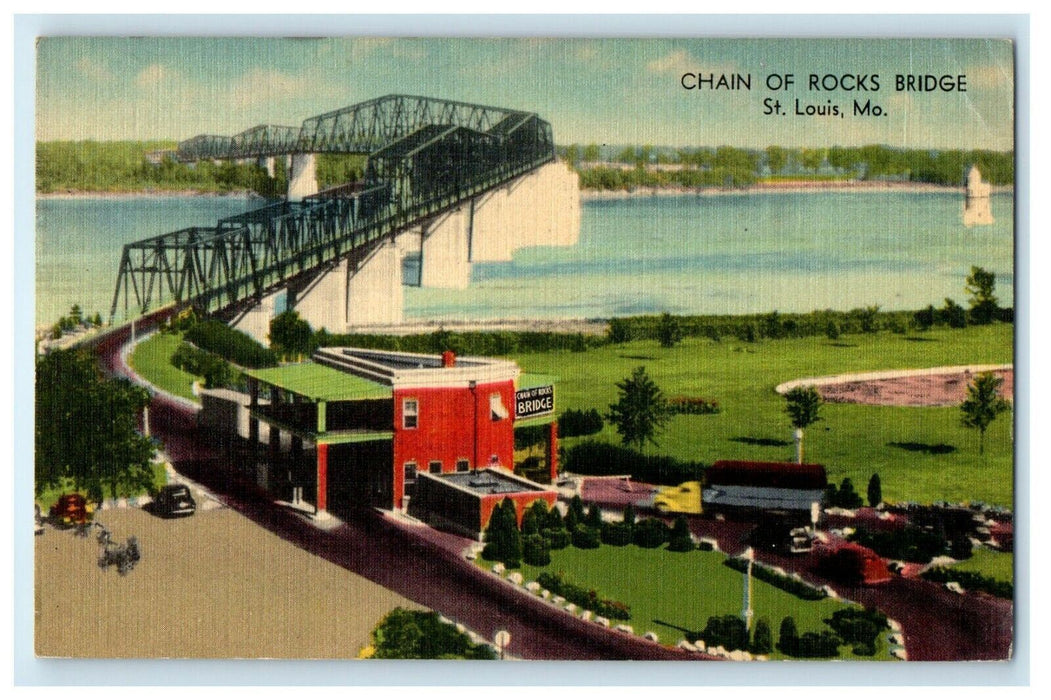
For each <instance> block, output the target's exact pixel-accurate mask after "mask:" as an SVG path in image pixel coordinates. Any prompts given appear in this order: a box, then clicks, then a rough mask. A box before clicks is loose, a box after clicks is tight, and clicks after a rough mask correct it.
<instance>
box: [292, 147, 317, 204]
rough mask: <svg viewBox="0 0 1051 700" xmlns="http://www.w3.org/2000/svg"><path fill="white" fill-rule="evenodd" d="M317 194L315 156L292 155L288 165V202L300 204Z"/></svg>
mask: <svg viewBox="0 0 1051 700" xmlns="http://www.w3.org/2000/svg"><path fill="white" fill-rule="evenodd" d="M317 193H318V186H317V156H316V155H315V154H313V153H293V154H292V156H291V162H290V163H289V173H288V201H290V202H300V201H302V200H303V199H304V198H305V197H309V196H310V195H312V194H317Z"/></svg>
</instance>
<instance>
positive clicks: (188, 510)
mask: <svg viewBox="0 0 1051 700" xmlns="http://www.w3.org/2000/svg"><path fill="white" fill-rule="evenodd" d="M153 507H154V512H155V513H157V515H160V516H163V517H165V518H171V517H174V516H176V515H193V514H194V513H195V512H196V511H197V502H196V501H195V500H193V495H192V494H191V493H190V489H189V487H188V486H186V485H185V484H168V485H167V486H165V487H163V488H161V490H160V491H159V492H158V493H157V497H156V498H154V499H153Z"/></svg>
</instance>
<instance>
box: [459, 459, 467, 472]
mask: <svg viewBox="0 0 1051 700" xmlns="http://www.w3.org/2000/svg"><path fill="white" fill-rule="evenodd" d="M470 468H471V463H470V462H468V461H467V460H466V459H458V460H456V471H458V472H465V471H469V470H470Z"/></svg>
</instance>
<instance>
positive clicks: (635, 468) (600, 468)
mask: <svg viewBox="0 0 1051 700" xmlns="http://www.w3.org/2000/svg"><path fill="white" fill-rule="evenodd" d="M563 464H564V465H565V469H566V471H570V472H573V473H574V474H587V475H596V476H598V475H607V476H609V475H614V474H625V473H627V474H630V475H631V478H632V479H635V480H636V481H641V482H643V483H647V484H660V485H664V486H674V485H677V484H681V483H682V482H684V481H697V480H699V479H700V478H701V475H702V474H703V473H704V465H703V464H701V463H699V462H682V461H679V460H677V459H675V458H674V457H668V456H662V455H646V454H643V453H641V452H639V451H637V450H633V449H630V448H627V447H618V446H616V445H611V444H609V443H607V442H597V441H594V440H586V441H584V442H581V443H579V444H577V445H574V446H573V447H570V448H569V449H568V450H566V455H565V460H564V462H563Z"/></svg>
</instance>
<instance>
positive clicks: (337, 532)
mask: <svg viewBox="0 0 1051 700" xmlns="http://www.w3.org/2000/svg"><path fill="white" fill-rule="evenodd" d="M167 313H168V312H166V311H165V312H158V313H155V314H153V315H151V316H148V317H146V318H145V319H142V320H140V321H139V322H138V324H137V326H138V328H139V330H140V331H146V330H149V329H150V328H151V327H153V326H154V325H155V324H156V323H157V322H158V321H160V320H161V319H163V318H164V316H165V315H166V314H167ZM129 336H130V330H129V329H128V328H126V327H125V328H120V329H117V330H115V331H113V332H112V333H109V334H107V335H106V336H103V337H100V338H97V339H94V340H93V341H91V342H89V343H87V345H89V346H92V347H93V348H94V349H95V352H96V353H97V355H98V357H99V361H100V363H101V365H102V367H103V369H104V370H105V371H106V372H107V373H109V374H111V375H117V376H128V375H129V372H128V369H127V368H126V367H125V366H124V364H123V362H122V361H121V357H120V350H121V346H122V345H123V344H124V343H125V342H127V340H128V338H129ZM150 428H151V432H152V433H153V434H154V435H156V436H158V437H159V438H160V439H161V440H162V441H163V442H164V444H165V449H166V452H167V453H168V455H169V456H170V458H171V461H172V463H173V465H174V466H175V468H176V469H177V470H178V471H179V472H181V473H184V474H186V475H187V476H189V477H190V478H193V479H195V480H196V481H198V482H200V483H201V484H202V485H204V486H206V487H208V488H209V489H211V490H212V491H213V492H215V493H216V495H217V496H219V497H220V498H222V499H223V500H224V502H225V503H226V504H227V505H229V506H230V507H232V508H234V509H236V510H237V511H239V512H240V513H242V514H243V515H245V516H246V517H248V518H250V519H251V520H253V521H254V522H256V523H257V524H258V525H260V526H261V527H265V528H266V529H268V530H270V531H271V532H274V533H276V534H277V535H279V536H281V537H283V538H284V539H286V540H288V541H290V542H292V543H294V544H296V545H297V546H299V547H301V548H303V549H305V550H307V551H309V552H311V553H313V554H315V555H317V556H320V557H324V558H325V559H327V560H329V561H331V562H333V563H335V564H338V565H340V566H342V567H344V568H346V569H348V570H350V571H353V572H354V573H356V574H359V575H361V576H364V577H365V578H367V579H369V580H370V581H374V582H375V583H377V584H379V585H381V586H383V587H385V588H388V589H390V590H393V591H395V592H397V593H399V594H401V595H403V596H405V597H406V598H409V599H410V600H413V601H415V602H417V603H420V604H421V605H424V606H427V607H428V608H431V609H433V610H437V611H439V612H441V613H443V614H445V615H446V616H448V617H450V618H453V619H455V620H459V621H461V622H463V623H464V624H465V625H467V626H468V627H469V628H471V629H473V630H475V631H477V632H478V633H479V634H481V635H483V636H485V637H486V638H489V639H492V637H493V634H494V633H495V632H496V631H497V630H499V629H506V630H508V631H509V632H510V633H511V644H510V646H509V647H508V653H510V654H512V655H514V656H518V657H521V658H527V659H651V660H682V659H697V658H703V657H699V656H697V655H688V654H686V653H684V652H681V651H679V650H677V649H674V648H668V647H663V646H659V645H657V644H653V643H650V642H647V641H645V640H643V639H641V638H639V637H634V636H630V635H626V634H621V633H619V632H611V631H609V630H606V629H604V628H602V627H599V626H598V625H596V624H594V623H589V622H583V621H581V620H579V619H577V618H574V617H572V616H571V615H568V614H566V613H564V612H561V611H559V610H556V609H555V608H553V607H552V606H550V605H548V604H546V603H544V602H542V601H541V600H540V599H538V598H534V597H531V596H526V595H523V594H522V593H520V592H518V591H516V590H515V589H513V588H512V587H511V586H510V585H509V584H507V583H506V582H503V581H500V580H497V579H495V578H494V577H492V576H490V575H489V574H487V573H486V572H484V571H481V570H480V569H479V568H478V567H476V566H474V565H473V564H471V563H469V562H467V561H466V560H464V559H462V558H461V557H459V556H457V555H456V554H454V553H452V552H450V551H449V550H448V549H445V548H442V547H440V546H438V545H436V544H433V543H431V542H428V541H427V540H426V539H423V538H417V537H413V536H412V535H411V534H409V533H407V532H405V531H404V530H402V529H400V528H398V527H395V526H393V525H392V524H390V523H388V522H386V521H385V520H384V519H383V518H382V517H380V516H379V515H378V514H376V513H375V512H372V511H361V512H360V513H357V514H355V515H354V516H352V517H350V518H348V519H347V520H346V521H345V522H344V524H342V525H341V526H339V527H337V528H335V529H333V530H330V531H327V532H326V531H322V530H318V529H317V528H315V527H313V526H312V525H310V524H308V523H306V522H304V521H303V520H302V519H301V518H300V517H298V516H296V515H294V514H292V513H289V512H285V511H283V510H281V509H279V508H277V507H275V506H274V505H273V503H272V502H270V501H269V500H268V499H266V498H264V497H263V496H262V495H261V494H259V493H258V492H257V491H256V490H255V488H254V487H253V486H252V485H251V484H247V483H244V482H242V481H240V480H239V479H238V478H237V477H236V476H235V475H234V474H233V470H231V469H230V468H229V463H228V459H224V458H223V456H222V455H221V454H219V453H218V452H217V451H216V450H214V449H212V448H211V447H210V446H209V445H208V444H207V442H206V441H205V440H204V439H202V437H201V436H200V435H199V434H198V432H197V428H196V416H195V412H194V410H193V409H191V408H188V407H187V406H185V405H181V404H179V403H177V402H175V401H172V400H170V399H169V398H166V397H165V396H163V395H159V394H158V395H156V396H154V398H153V399H152V401H151V403H150Z"/></svg>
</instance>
